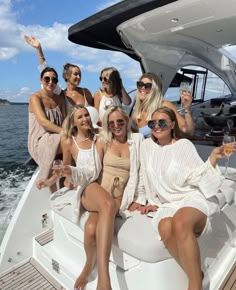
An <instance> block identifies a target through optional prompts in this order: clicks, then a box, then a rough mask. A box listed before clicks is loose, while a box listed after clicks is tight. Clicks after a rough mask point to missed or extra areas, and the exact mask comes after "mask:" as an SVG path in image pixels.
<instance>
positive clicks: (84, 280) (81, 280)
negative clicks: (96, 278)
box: [74, 266, 93, 290]
mask: <svg viewBox="0 0 236 290" xmlns="http://www.w3.org/2000/svg"><path fill="white" fill-rule="evenodd" d="M92 271H93V269H91V268H90V267H86V266H85V267H84V269H83V271H82V272H81V274H80V275H79V277H78V278H77V279H76V281H75V285H74V288H75V289H76V290H84V289H85V287H86V285H87V284H88V280H89V276H90V275H91V273H92Z"/></svg>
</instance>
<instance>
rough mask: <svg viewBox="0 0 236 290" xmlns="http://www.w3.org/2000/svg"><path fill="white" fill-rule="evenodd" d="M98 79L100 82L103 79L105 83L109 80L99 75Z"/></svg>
mask: <svg viewBox="0 0 236 290" xmlns="http://www.w3.org/2000/svg"><path fill="white" fill-rule="evenodd" d="M99 80H100V81H101V82H102V81H104V82H105V83H107V82H108V81H109V80H108V78H106V77H99Z"/></svg>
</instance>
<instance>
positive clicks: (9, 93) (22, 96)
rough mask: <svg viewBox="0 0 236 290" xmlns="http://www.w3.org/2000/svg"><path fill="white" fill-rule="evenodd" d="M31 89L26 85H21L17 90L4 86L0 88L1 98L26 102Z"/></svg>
mask: <svg viewBox="0 0 236 290" xmlns="http://www.w3.org/2000/svg"><path fill="white" fill-rule="evenodd" d="M31 94H32V91H31V89H30V88H28V87H23V88H21V89H20V90H19V91H17V90H13V89H9V88H5V89H0V96H1V99H7V100H9V101H11V102H28V101H29V96H30V95H31Z"/></svg>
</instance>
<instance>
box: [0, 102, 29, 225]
mask: <svg viewBox="0 0 236 290" xmlns="http://www.w3.org/2000/svg"><path fill="white" fill-rule="evenodd" d="M27 137H28V105H0V230H1V227H4V226H5V225H7V224H8V222H9V220H10V218H11V217H12V214H13V213H14V210H15V208H16V206H17V203H18V202H19V199H20V198H21V196H22V194H23V192H24V189H25V187H26V185H27V183H28V182H29V180H30V178H31V175H32V173H33V171H34V170H35V168H34V167H32V166H27V165H25V164H24V163H25V162H26V161H27V159H28V158H29V154H28V149H27Z"/></svg>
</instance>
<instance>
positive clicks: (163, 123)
mask: <svg viewBox="0 0 236 290" xmlns="http://www.w3.org/2000/svg"><path fill="white" fill-rule="evenodd" d="M147 125H148V127H149V128H150V129H154V128H155V127H156V125H158V127H159V128H161V129H164V128H167V127H168V121H167V120H165V119H160V120H150V121H148V124H147Z"/></svg>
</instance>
